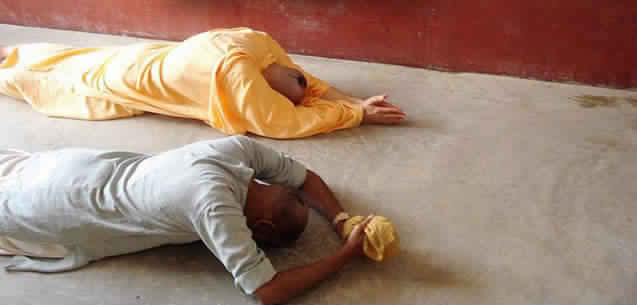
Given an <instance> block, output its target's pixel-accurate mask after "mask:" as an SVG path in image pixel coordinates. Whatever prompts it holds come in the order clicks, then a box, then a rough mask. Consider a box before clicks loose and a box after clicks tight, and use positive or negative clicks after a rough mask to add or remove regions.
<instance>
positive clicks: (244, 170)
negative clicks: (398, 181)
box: [0, 136, 371, 304]
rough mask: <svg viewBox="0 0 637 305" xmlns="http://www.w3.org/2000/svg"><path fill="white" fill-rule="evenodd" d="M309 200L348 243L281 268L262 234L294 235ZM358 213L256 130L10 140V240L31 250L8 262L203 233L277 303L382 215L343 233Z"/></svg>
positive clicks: (3, 203) (41, 265) (50, 267)
mask: <svg viewBox="0 0 637 305" xmlns="http://www.w3.org/2000/svg"><path fill="white" fill-rule="evenodd" d="M308 207H312V208H315V209H317V210H318V211H319V212H321V213H322V214H323V215H324V216H325V217H327V218H328V219H329V220H330V221H331V222H332V224H333V226H334V229H335V231H336V232H337V233H339V234H342V236H343V240H344V245H343V246H342V248H341V249H339V250H337V251H336V252H334V253H333V254H332V255H329V256H327V257H325V258H323V259H321V260H318V261H317V262H315V263H312V264H308V265H304V266H300V267H296V268H293V269H290V270H287V271H279V272H277V271H275V269H274V268H273V266H272V264H271V263H270V261H269V260H268V258H267V257H266V256H265V255H264V253H263V252H262V250H261V249H260V248H259V246H258V244H263V245H270V246H288V245H291V244H292V243H293V242H294V241H295V240H296V239H298V238H299V236H300V234H301V233H302V232H303V231H304V230H305V227H306V225H307V223H308ZM347 217H348V215H346V213H344V212H343V208H342V207H341V205H340V204H339V202H338V201H337V199H336V198H335V197H334V195H333V194H332V192H331V191H330V189H329V188H328V186H327V185H326V184H325V182H324V181H323V180H322V179H321V178H320V177H319V176H318V175H317V174H315V173H314V172H312V171H310V170H307V169H306V168H305V167H304V166H303V165H302V164H300V163H299V162H297V161H295V160H293V159H292V158H290V157H289V156H287V155H285V154H283V153H280V152H276V151H274V150H272V149H270V148H269V147H267V146H264V145H262V144H260V143H258V142H256V141H254V140H251V139H250V138H247V137H245V136H232V137H226V138H222V139H218V140H210V141H202V142H197V143H193V144H190V145H186V146H184V147H181V148H178V149H174V150H171V151H166V152H163V153H159V154H156V155H148V154H142V153H133V152H121V151H105V150H91V149H62V150H54V151H47V152H39V153H27V152H20V151H13V150H5V151H0V237H1V238H0V249H1V250H0V251H2V254H4V255H24V256H15V257H14V258H13V259H12V261H11V262H10V265H9V266H7V267H6V268H7V270H9V271H35V272H61V271H68V270H74V269H77V268H80V267H82V266H85V265H87V264H88V263H90V262H92V261H95V260H99V259H101V258H104V257H109V256H116V255H122V254H127V253H133V252H137V251H142V250H145V249H149V248H153V247H158V246H162V245H169V244H185V243H190V242H193V241H197V240H201V241H203V243H204V244H205V245H206V246H207V248H208V249H210V251H211V252H212V253H213V254H214V255H215V256H216V257H217V258H218V259H219V261H220V262H221V263H222V264H223V265H224V266H225V268H226V269H227V270H228V271H229V272H230V273H231V274H232V276H233V277H234V280H235V285H236V286H237V287H239V288H240V289H241V290H242V291H244V292H245V293H247V294H252V295H254V296H255V297H256V298H257V299H258V300H260V302H261V303H263V304H278V303H281V302H285V301H286V300H288V299H289V298H291V297H293V296H295V295H297V294H299V293H301V292H303V291H304V290H306V289H308V288H310V287H311V286H313V285H315V284H317V283H318V282H320V281H321V280H323V279H325V278H326V277H327V276H329V275H330V274H332V273H334V272H336V271H338V270H339V269H341V267H343V265H345V264H347V263H348V262H350V261H352V260H353V259H355V258H357V257H359V256H361V255H362V254H363V240H364V236H365V233H364V232H363V230H364V229H365V226H366V225H367V223H368V222H369V221H370V219H371V218H369V217H368V218H367V220H366V221H365V222H362V224H359V225H357V226H355V227H354V229H353V230H352V231H350V232H349V234H343V230H344V227H345V226H346V220H347ZM27 256H28V257H29V258H27Z"/></svg>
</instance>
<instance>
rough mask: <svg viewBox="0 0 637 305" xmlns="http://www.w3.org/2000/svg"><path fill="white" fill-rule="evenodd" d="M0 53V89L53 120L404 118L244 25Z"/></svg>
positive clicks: (306, 128) (285, 129)
mask: <svg viewBox="0 0 637 305" xmlns="http://www.w3.org/2000/svg"><path fill="white" fill-rule="evenodd" d="M0 52H1V53H2V54H0V56H4V57H6V58H5V59H4V61H3V62H0V93H2V94H4V95H8V96H12V97H14V98H16V99H21V100H24V101H26V102H28V103H29V104H30V105H31V106H32V107H33V108H34V109H35V110H37V111H39V112H42V113H44V114H46V115H49V116H55V117H64V118H73V119H85V120H108V119H117V118H124V117H131V116H135V115H139V114H142V113H144V112H150V113H157V114H163V115H168V116H174V117H183V118H190V119H196V120H201V121H204V122H206V123H207V124H209V125H210V126H211V127H213V128H216V129H218V130H220V131H222V132H223V133H225V134H229V135H237V134H245V133H246V132H250V133H253V134H256V135H260V136H265V137H271V138H301V137H308V136H312V135H315V134H320V133H327V132H331V131H334V130H338V129H344V128H352V127H356V126H359V125H360V124H361V123H369V124H396V123H399V122H400V121H402V120H403V119H405V113H404V112H403V111H402V110H400V109H399V108H398V107H396V106H395V105H393V104H391V103H389V102H388V101H387V99H386V96H384V95H379V96H373V97H371V98H368V99H360V98H357V97H352V96H349V95H346V94H344V93H342V92H341V91H339V90H337V89H335V88H332V87H330V86H329V85H328V84H327V83H325V82H323V81H321V80H319V79H317V78H315V77H314V76H312V75H310V74H309V73H307V72H305V71H303V69H301V67H299V66H298V65H296V64H295V63H294V62H292V60H291V59H290V57H289V56H288V54H287V53H286V52H285V51H284V50H283V48H282V47H281V46H280V45H279V44H278V43H277V42H276V41H275V40H273V39H272V38H271V37H270V36H269V35H268V34H266V33H264V32H259V31H254V30H251V29H248V28H235V29H220V30H213V31H209V32H205V33H201V34H198V35H195V36H193V37H191V38H189V39H186V40H185V41H183V42H145V43H136V44H132V45H128V46H118V47H105V48H72V47H69V46H65V45H57V44H48V43H36V44H24V45H17V46H7V47H3V48H2V50H0Z"/></svg>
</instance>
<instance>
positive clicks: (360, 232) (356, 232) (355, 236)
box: [343, 215, 374, 258]
mask: <svg viewBox="0 0 637 305" xmlns="http://www.w3.org/2000/svg"><path fill="white" fill-rule="evenodd" d="M373 217H374V215H369V216H367V218H366V219H365V221H363V222H362V223H360V224H358V225H356V226H355V227H354V229H353V230H352V232H351V233H350V234H349V235H348V236H347V239H346V240H345V245H343V251H344V252H345V254H346V255H347V257H349V258H354V257H359V256H362V255H364V252H363V245H364V244H365V238H366V236H365V228H366V227H367V224H368V223H369V222H370V221H371V220H372V218H373Z"/></svg>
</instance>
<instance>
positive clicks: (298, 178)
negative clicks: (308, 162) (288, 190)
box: [288, 159, 307, 189]
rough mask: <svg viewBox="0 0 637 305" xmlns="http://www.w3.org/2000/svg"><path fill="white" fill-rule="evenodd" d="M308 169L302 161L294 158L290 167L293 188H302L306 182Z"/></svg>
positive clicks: (290, 179)
mask: <svg viewBox="0 0 637 305" xmlns="http://www.w3.org/2000/svg"><path fill="white" fill-rule="evenodd" d="M306 176H307V169H306V168H305V166H303V164H301V163H300V162H298V161H296V160H294V159H292V168H290V178H289V180H288V181H289V183H290V186H292V187H293V188H296V189H298V188H300V187H301V186H302V185H303V184H304V183H305V177H306Z"/></svg>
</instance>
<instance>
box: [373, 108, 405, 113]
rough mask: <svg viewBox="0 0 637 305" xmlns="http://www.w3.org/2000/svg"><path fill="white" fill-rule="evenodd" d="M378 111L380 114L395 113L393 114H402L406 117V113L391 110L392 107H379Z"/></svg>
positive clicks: (394, 109)
mask: <svg viewBox="0 0 637 305" xmlns="http://www.w3.org/2000/svg"><path fill="white" fill-rule="evenodd" d="M376 111H377V112H378V113H386V114H390V113H393V114H402V115H405V113H404V112H402V111H400V109H396V108H391V107H378V108H377V109H376Z"/></svg>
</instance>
